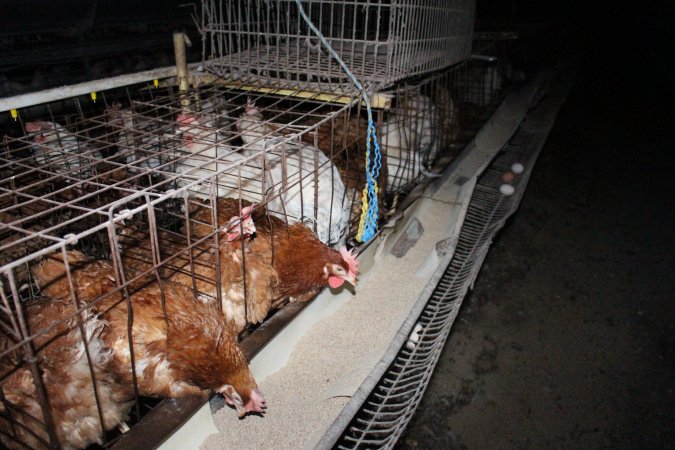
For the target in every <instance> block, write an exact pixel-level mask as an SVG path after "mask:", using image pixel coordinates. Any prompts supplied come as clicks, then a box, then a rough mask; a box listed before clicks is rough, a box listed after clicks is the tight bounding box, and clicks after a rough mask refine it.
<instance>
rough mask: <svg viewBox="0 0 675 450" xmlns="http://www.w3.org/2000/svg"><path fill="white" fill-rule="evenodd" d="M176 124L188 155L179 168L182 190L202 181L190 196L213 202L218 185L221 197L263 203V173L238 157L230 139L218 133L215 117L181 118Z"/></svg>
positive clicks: (179, 117) (243, 158) (183, 149)
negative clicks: (213, 190)
mask: <svg viewBox="0 0 675 450" xmlns="http://www.w3.org/2000/svg"><path fill="white" fill-rule="evenodd" d="M176 121H177V122H178V129H177V131H176V134H178V135H180V136H181V138H182V140H183V145H182V147H181V150H182V151H183V152H185V154H186V156H185V157H184V158H182V159H180V160H179V162H178V163H177V164H176V173H179V174H181V176H180V177H178V178H177V179H176V184H177V185H178V186H179V187H183V186H187V185H188V184H190V183H192V182H194V181H196V180H199V182H198V183H197V184H194V185H193V186H192V187H191V188H190V193H191V194H192V195H195V196H197V197H200V198H204V199H208V198H210V194H211V190H212V186H213V185H214V184H215V192H216V196H217V197H236V198H242V199H245V200H250V201H252V202H259V201H261V200H262V198H263V197H264V192H262V189H263V186H262V185H263V183H262V178H263V175H262V174H263V171H262V169H260V168H259V167H257V166H256V165H254V164H253V165H252V164H250V163H246V161H245V159H246V158H245V157H244V156H242V155H241V154H239V153H237V151H236V150H237V149H236V148H235V147H233V146H231V145H228V144H227V143H225V142H224V141H225V140H226V136H225V135H223V133H222V128H219V129H216V127H215V126H214V123H213V117H212V116H211V115H209V114H202V115H196V114H179V115H178V117H177V118H176ZM228 167H230V169H229V170H227V169H228ZM219 171H220V172H222V173H218V172H219ZM239 175H241V177H240V176H239Z"/></svg>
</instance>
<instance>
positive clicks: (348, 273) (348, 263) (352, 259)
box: [323, 247, 359, 289]
mask: <svg viewBox="0 0 675 450" xmlns="http://www.w3.org/2000/svg"><path fill="white" fill-rule="evenodd" d="M339 252H340V256H341V259H342V261H340V262H339V263H332V262H328V263H326V265H324V266H323V272H324V274H325V275H326V277H327V278H328V284H329V285H330V287H332V288H333V289H336V288H339V287H340V286H342V285H343V284H344V282H345V281H347V282H349V283H350V284H351V285H352V286H356V276H357V275H358V274H359V262H358V261H357V260H356V256H354V255H353V254H352V251H351V250H347V247H342V248H340V250H339Z"/></svg>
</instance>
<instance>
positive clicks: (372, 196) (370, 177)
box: [295, 0, 382, 242]
mask: <svg viewBox="0 0 675 450" xmlns="http://www.w3.org/2000/svg"><path fill="white" fill-rule="evenodd" d="M295 3H296V4H297V5H298V10H299V11H300V15H301V16H302V18H303V19H304V20H305V22H307V26H309V28H310V29H311V30H312V32H314V34H316V35H317V36H318V38H319V40H321V43H322V44H323V46H324V47H325V48H326V50H328V52H329V53H330V55H331V56H332V57H333V58H334V59H335V60H336V61H337V62H338V64H340V67H342V70H344V71H345V73H346V74H347V76H348V77H349V78H350V79H351V80H352V82H353V83H354V85H355V86H356V88H357V89H358V90H359V92H361V96H362V97H363V101H364V103H365V104H366V110H367V111H368V133H367V136H366V137H367V140H366V197H367V200H368V212H367V216H366V220H365V224H364V229H363V234H362V236H361V241H362V242H368V241H369V240H371V239H372V238H373V237H374V236H375V233H376V232H377V214H378V206H379V205H378V202H377V192H375V185H376V183H377V178H378V177H379V175H380V169H381V168H382V154H381V153H380V144H379V143H378V142H377V132H376V130H375V122H374V121H373V113H372V110H371V109H370V98H369V97H368V93H367V92H366V90H365V89H364V88H363V86H362V85H361V83H360V82H359V80H358V79H357V78H356V76H354V74H353V73H352V71H351V70H349V67H347V64H345V62H344V61H343V60H342V58H340V56H339V55H338V54H337V52H336V51H335V50H333V47H331V45H330V44H329V43H328V41H327V40H326V38H325V37H324V36H323V34H322V33H321V31H319V30H318V29H317V28H316V27H315V26H314V24H313V23H312V20H311V19H310V18H309V17H308V16H307V14H305V10H304V8H303V7H302V3H301V2H300V0H295ZM371 139H372V140H373V144H374V147H375V149H374V156H373V163H372V166H371V163H370V159H371V156H370V140H371Z"/></svg>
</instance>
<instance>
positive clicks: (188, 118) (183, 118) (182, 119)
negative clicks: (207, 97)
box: [176, 113, 197, 125]
mask: <svg viewBox="0 0 675 450" xmlns="http://www.w3.org/2000/svg"><path fill="white" fill-rule="evenodd" d="M176 122H178V123H180V124H183V125H188V124H191V123H192V122H197V117H195V116H193V115H192V114H182V113H181V114H178V117H176Z"/></svg>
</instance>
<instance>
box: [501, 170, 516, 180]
mask: <svg viewBox="0 0 675 450" xmlns="http://www.w3.org/2000/svg"><path fill="white" fill-rule="evenodd" d="M514 178H516V175H515V174H514V173H513V172H511V171H510V170H509V171H508V172H504V174H503V175H502V181H503V182H504V183H511V182H512V181H513V179H514Z"/></svg>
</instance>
